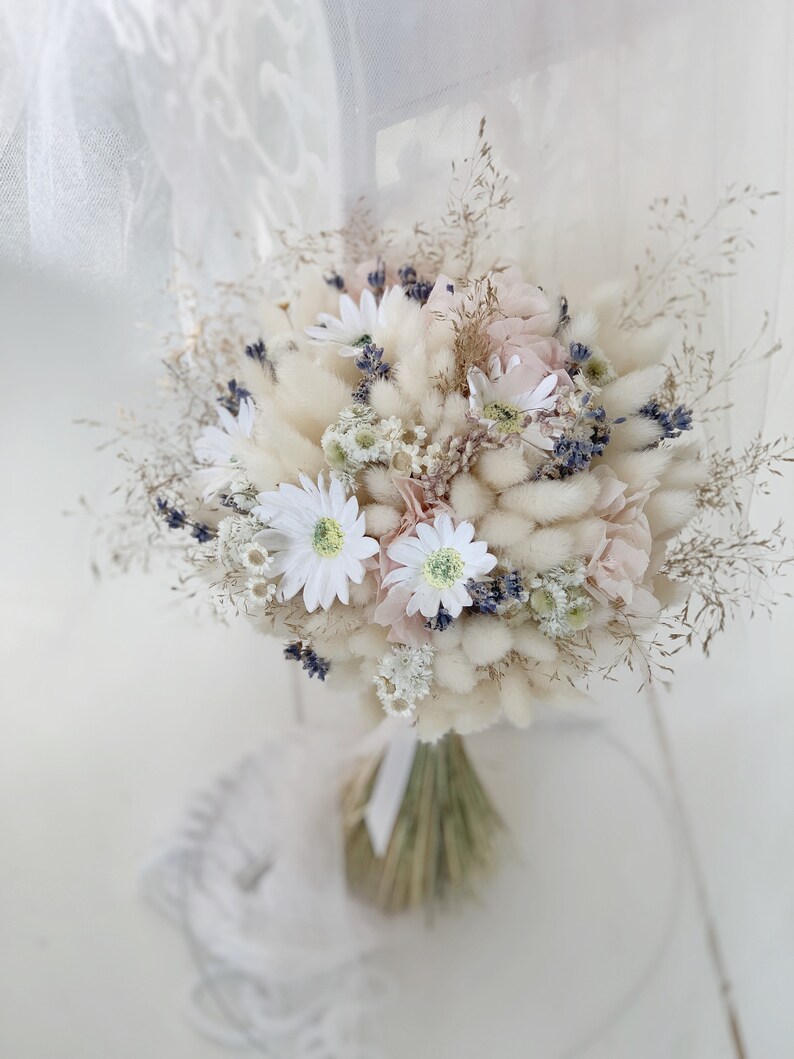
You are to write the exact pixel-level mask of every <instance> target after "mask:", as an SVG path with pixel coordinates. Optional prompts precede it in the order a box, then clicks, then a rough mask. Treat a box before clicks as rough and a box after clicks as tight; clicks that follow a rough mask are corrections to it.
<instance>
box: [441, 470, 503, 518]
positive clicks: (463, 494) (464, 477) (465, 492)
mask: <svg viewBox="0 0 794 1059" xmlns="http://www.w3.org/2000/svg"><path fill="white" fill-rule="evenodd" d="M449 501H450V504H451V505H452V507H453V509H454V511H455V515H456V517H457V518H459V519H465V520H466V521H468V522H473V521H475V520H476V519H479V518H482V517H483V516H484V515H486V514H487V513H488V512H489V511H490V510H491V508H492V507H493V506H494V505H495V503H496V497H495V496H494V494H493V493H492V491H491V490H490V489H489V488H488V486H487V485H485V484H484V483H483V482H481V481H480V480H479V479H478V478H475V477H474V475H473V474H458V475H456V476H455V478H453V479H452V487H451V489H450V493H449Z"/></svg>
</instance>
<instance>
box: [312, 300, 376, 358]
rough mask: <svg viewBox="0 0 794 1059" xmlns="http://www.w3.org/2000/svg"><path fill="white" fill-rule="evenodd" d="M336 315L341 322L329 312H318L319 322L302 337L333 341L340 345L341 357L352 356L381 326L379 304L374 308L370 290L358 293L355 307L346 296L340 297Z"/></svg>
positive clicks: (319, 340)
mask: <svg viewBox="0 0 794 1059" xmlns="http://www.w3.org/2000/svg"><path fill="white" fill-rule="evenodd" d="M339 315H340V317H341V319H338V318H337V317H336V316H331V314H330V313H318V314H317V319H318V320H319V321H320V323H319V324H318V325H316V326H314V327H307V328H306V334H307V335H308V336H309V338H314V339H316V340H317V341H318V342H337V343H338V344H339V345H340V346H342V349H340V350H339V352H340V353H341V354H342V356H343V357H355V356H356V354H357V353H358V350H359V349H360V348H361V347H362V346H366V345H367V343H368V342H371V341H372V335H373V333H374V331H375V328H376V327H377V326H378V324H382V323H383V303H382V302H381V304H380V306H379V305H378V303H377V302H376V301H375V295H374V294H373V293H372V291H371V290H365V291H362V292H361V298H360V300H359V303H358V305H356V303H355V302H354V301H353V299H352V298H351V297H350V295H349V294H343V295H342V296H341V297H340V299H339Z"/></svg>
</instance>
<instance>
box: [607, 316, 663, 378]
mask: <svg viewBox="0 0 794 1059" xmlns="http://www.w3.org/2000/svg"><path fill="white" fill-rule="evenodd" d="M674 336H675V331H674V328H672V327H671V326H670V324H669V323H668V322H667V321H662V320H657V321H655V322H654V323H652V324H650V325H649V326H648V327H643V328H641V329H640V330H638V331H617V332H615V333H614V334H613V335H610V343H609V350H608V356H609V359H610V361H611V362H612V364H613V366H614V367H615V369H616V370H617V371H618V372H620V373H623V372H627V371H632V370H633V369H636V368H646V367H650V366H651V365H653V364H660V363H661V362H662V360H663V359H664V357H665V355H666V353H667V351H668V350H669V349H670V346H671V344H672V342H673V339H674Z"/></svg>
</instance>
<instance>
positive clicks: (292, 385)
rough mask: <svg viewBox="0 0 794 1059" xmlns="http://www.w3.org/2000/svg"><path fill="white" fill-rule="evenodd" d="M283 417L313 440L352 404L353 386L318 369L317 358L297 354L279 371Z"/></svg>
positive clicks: (278, 396) (330, 373) (278, 389)
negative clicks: (351, 387) (342, 410)
mask: <svg viewBox="0 0 794 1059" xmlns="http://www.w3.org/2000/svg"><path fill="white" fill-rule="evenodd" d="M275 394H276V399H277V401H278V405H279V410H280V415H281V417H282V418H283V419H284V420H285V422H287V423H290V424H292V425H293V426H294V427H296V428H297V429H298V430H299V431H300V432H301V433H302V434H304V435H306V436H307V437H310V438H311V439H312V440H313V441H319V440H320V438H321V437H322V434H323V431H324V430H325V428H326V427H327V426H328V424H329V423H333V422H334V421H335V420H336V418H337V416H338V415H339V412H340V411H341V409H343V408H344V407H345V405H348V404H350V400H351V398H350V387H349V386H348V385H347V384H346V383H345V382H343V380H342V379H340V378H339V376H338V375H335V374H333V373H332V372H330V371H326V370H325V369H323V368H321V367H318V366H317V364H316V363H314V361H313V359H312V358H310V357H307V356H301V355H299V354H296V355H295V356H292V357H288V358H285V359H284V361H283V362H282V364H281V365H280V366H279V369H278V387H277V389H276V391H275Z"/></svg>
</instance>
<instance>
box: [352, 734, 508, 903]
mask: <svg viewBox="0 0 794 1059" xmlns="http://www.w3.org/2000/svg"><path fill="white" fill-rule="evenodd" d="M382 760H383V758H382V756H380V757H377V758H373V759H370V760H368V761H366V762H365V763H363V764H362V766H361V767H360V769H359V771H358V772H357V773H356V774H355V775H354V776H353V778H352V779H351V781H350V783H349V784H348V786H347V788H346V789H345V792H344V798H343V808H344V820H345V853H346V862H347V877H348V884H349V886H350V889H351V891H352V892H353V893H355V894H356V895H357V896H358V897H360V898H361V899H363V900H365V901H367V902H368V903H370V904H373V905H375V906H376V907H378V908H380V909H381V910H382V911H384V912H401V911H404V910H406V909H409V908H416V907H418V906H420V905H432V904H434V903H435V902H436V901H440V900H443V899H444V898H445V897H447V896H449V895H451V894H453V893H466V892H471V891H472V890H473V887H474V883H475V881H476V879H477V878H478V877H480V876H482V875H483V874H485V873H486V872H488V871H489V870H490V869H491V868H492V867H493V864H494V860H495V839H496V834H497V832H498V831H499V829H500V828H501V825H502V822H501V819H500V817H499V814H498V813H497V811H496V809H495V808H494V806H493V804H492V802H491V800H490V798H489V797H488V794H487V793H486V791H485V789H484V788H483V786H482V784H481V783H480V780H479V777H478V776H477V772H476V770H475V768H474V766H473V765H472V763H471V761H470V759H469V756H468V754H467V753H466V750H465V748H464V745H463V740H462V739H461V737H460V736H459V735H456V734H455V733H450V734H448V735H446V736H445V737H444V738H443V739H442V740H440V741H439V742H438V743H434V744H427V743H420V744H419V746H418V747H417V751H416V756H415V758H414V761H413V766H412V769H411V774H410V777H409V780H408V786H407V788H406V791H405V795H404V797H403V800H402V804H401V806H400V810H399V813H398V815H397V820H396V822H395V825H394V830H393V832H392V837H391V840H390V842H389V845H388V848H387V850H386V853H385V855H384V856H383V857H378V856H376V855H375V853H374V851H373V848H372V843H371V841H370V837H369V833H368V831H367V827H366V823H365V819H364V813H365V810H366V807H367V804H368V803H369V799H370V796H371V793H372V788H373V785H374V782H375V778H376V776H377V773H378V769H379V767H380V765H381V762H382Z"/></svg>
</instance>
